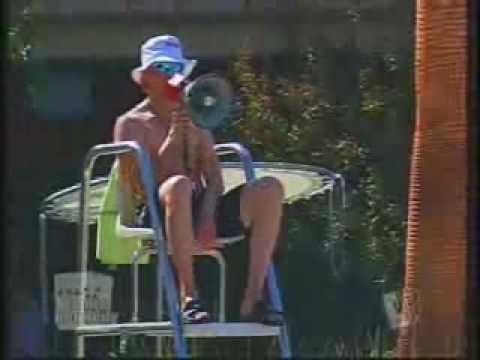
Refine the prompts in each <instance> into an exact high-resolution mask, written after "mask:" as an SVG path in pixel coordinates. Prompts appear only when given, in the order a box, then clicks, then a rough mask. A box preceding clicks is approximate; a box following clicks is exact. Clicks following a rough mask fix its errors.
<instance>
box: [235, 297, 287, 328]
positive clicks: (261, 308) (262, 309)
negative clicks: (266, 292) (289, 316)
mask: <svg viewBox="0 0 480 360" xmlns="http://www.w3.org/2000/svg"><path fill="white" fill-rule="evenodd" d="M240 322H256V323H261V324H264V325H270V326H280V325H283V324H284V323H285V318H284V316H283V313H282V312H280V311H277V310H275V309H274V308H273V307H272V306H271V305H267V304H266V303H265V302H264V301H258V302H257V303H256V304H255V305H254V306H253V310H252V312H251V313H250V314H248V315H243V316H240Z"/></svg>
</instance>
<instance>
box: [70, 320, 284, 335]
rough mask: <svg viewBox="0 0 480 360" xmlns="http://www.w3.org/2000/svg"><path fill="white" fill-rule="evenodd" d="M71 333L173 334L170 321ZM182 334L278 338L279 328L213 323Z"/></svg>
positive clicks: (80, 328) (86, 327)
mask: <svg viewBox="0 0 480 360" xmlns="http://www.w3.org/2000/svg"><path fill="white" fill-rule="evenodd" d="M73 331H74V332H76V333H77V335H81V336H86V337H96V336H118V335H125V334H129V335H135V334H145V335H151V336H173V334H174V331H173V328H172V325H171V323H170V321H162V322H138V323H120V324H98V325H83V326H77V327H76V328H74V329H73ZM183 332H184V336H185V337H191V338H202V337H204V338H205V337H257V336H279V335H280V327H279V326H267V325H263V324H258V323H240V322H235V323H233V322H231V323H224V322H222V323H221V322H215V323H206V324H185V325H183Z"/></svg>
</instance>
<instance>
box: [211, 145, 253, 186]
mask: <svg viewBox="0 0 480 360" xmlns="http://www.w3.org/2000/svg"><path fill="white" fill-rule="evenodd" d="M215 151H216V152H217V155H218V156H219V157H220V156H223V155H229V154H236V155H238V157H239V158H240V161H241V163H242V164H243V169H244V171H245V179H246V180H247V182H251V181H253V180H255V170H254V168H253V160H252V155H251V154H250V151H249V150H248V149H247V148H246V147H245V146H243V145H242V144H240V143H233V142H232V143H224V144H217V145H215Z"/></svg>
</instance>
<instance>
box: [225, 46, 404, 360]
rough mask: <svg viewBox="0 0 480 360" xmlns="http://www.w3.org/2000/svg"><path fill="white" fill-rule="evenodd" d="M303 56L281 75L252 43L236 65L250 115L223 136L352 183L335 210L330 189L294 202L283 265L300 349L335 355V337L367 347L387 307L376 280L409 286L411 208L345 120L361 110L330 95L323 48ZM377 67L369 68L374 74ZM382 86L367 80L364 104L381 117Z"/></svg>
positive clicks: (259, 156)
mask: <svg viewBox="0 0 480 360" xmlns="http://www.w3.org/2000/svg"><path fill="white" fill-rule="evenodd" d="M302 55H303V56H301V59H300V60H299V61H295V60H294V61H291V60H292V59H290V61H291V66H290V68H291V69H296V70H297V72H295V71H292V72H289V73H283V74H279V73H277V72H276V71H275V69H266V70H262V63H261V62H259V61H258V60H256V59H254V57H253V54H252V53H251V52H250V51H249V50H248V49H243V50H242V51H241V53H240V54H239V56H238V59H237V60H236V61H235V62H234V63H233V65H232V68H231V71H230V77H231V81H232V82H233V83H234V84H235V87H236V88H237V89H239V90H240V95H239V96H240V98H239V102H240V104H241V109H242V111H241V115H240V116H239V118H238V119H237V122H236V123H235V124H234V125H233V126H231V127H230V128H228V129H225V130H223V131H222V132H221V133H220V134H219V135H220V139H221V140H222V141H239V142H242V143H244V144H246V145H248V146H249V148H250V149H251V151H252V153H253V154H254V158H255V159H256V160H263V161H282V162H292V163H302V164H310V165H315V166H321V167H326V168H329V169H332V170H334V171H335V172H338V173H340V174H342V175H343V176H344V178H345V179H346V183H347V198H348V206H347V208H345V209H341V208H340V207H338V206H337V207H336V211H335V212H334V213H333V214H331V216H330V214H329V212H328V207H327V201H326V199H322V198H321V196H322V195H320V196H316V197H315V198H313V199H310V200H307V201H299V202H296V203H294V204H292V205H289V207H288V208H287V216H286V223H285V231H284V239H283V241H282V242H281V245H280V249H279V251H278V255H279V257H278V267H279V275H280V279H281V283H282V284H281V285H282V287H283V288H284V292H285V294H284V298H285V306H286V309H287V316H288V319H289V323H290V328H291V331H292V334H293V336H292V340H293V342H294V344H295V346H296V348H297V351H300V352H301V353H303V354H313V353H315V352H316V351H320V350H319V346H320V348H323V349H324V351H326V350H325V346H327V345H326V344H328V343H329V342H331V341H332V339H333V341H334V342H336V343H338V342H339V341H340V342H341V343H342V344H343V345H342V346H346V348H349V347H350V349H352V348H357V349H358V348H359V347H360V348H361V347H362V346H363V345H361V344H359V342H358V341H359V339H360V337H362V336H363V335H364V334H365V332H366V329H367V328H368V327H370V326H372V319H373V318H374V317H375V312H376V311H377V310H378V309H374V307H375V305H376V304H378V303H377V302H376V300H377V299H378V298H376V296H378V293H376V290H375V288H374V286H373V285H372V282H373V281H374V279H378V278H381V279H385V281H386V284H385V286H386V290H387V291H388V290H390V289H397V288H399V287H400V286H401V282H402V279H403V274H402V272H403V256H404V236H405V221H404V213H403V212H404V211H403V209H402V208H401V206H400V205H399V204H398V203H397V202H396V201H394V200H393V199H391V198H390V197H389V196H387V194H386V193H385V191H384V188H383V184H382V177H381V176H380V174H379V172H378V170H377V169H376V168H375V166H374V164H373V162H372V157H371V151H370V150H369V149H368V148H367V147H366V146H365V145H362V144H360V142H359V141H358V140H357V139H355V138H354V136H353V135H352V134H351V132H350V131H349V128H348V123H346V122H345V121H340V119H342V118H344V117H345V116H346V114H347V112H348V111H349V109H350V107H351V106H350V105H349V104H342V103H337V104H332V103H331V102H330V101H328V100H327V96H326V95H325V94H326V91H325V89H326V85H325V84H324V83H322V80H321V79H320V77H319V75H318V74H321V72H322V71H328V68H327V70H325V67H323V68H322V69H320V66H319V64H318V61H317V56H316V54H315V51H314V50H312V49H309V50H307V51H306V52H304V54H302ZM371 71H372V70H369V69H365V70H362V74H364V77H363V78H364V80H365V79H366V77H365V75H371ZM375 86H377V85H376V84H375V83H374V82H372V81H369V82H368V81H363V82H362V86H361V87H360V91H361V92H362V93H361V95H363V96H362V97H361V98H362V102H361V104H360V105H361V110H362V111H363V112H367V114H368V113H369V112H370V113H372V112H373V113H375V116H378V113H379V112H381V110H382V106H384V104H383V105H382V103H381V101H380V100H378V96H375V94H378V93H379V92H378V90H377V89H376V88H375ZM346 124H347V125H346ZM299 279H307V281H299ZM352 299H355V301H354V302H352V301H351V300H352ZM375 321H376V320H375ZM319 344H320V345H319ZM370 350H371V349H370ZM297 353H298V352H297ZM352 354H353V353H352Z"/></svg>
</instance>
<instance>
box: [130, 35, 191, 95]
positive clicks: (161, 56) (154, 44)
mask: <svg viewBox="0 0 480 360" xmlns="http://www.w3.org/2000/svg"><path fill="white" fill-rule="evenodd" d="M140 59H141V62H142V64H141V66H139V67H137V68H135V69H133V70H132V79H133V80H134V81H135V82H136V83H138V82H139V78H140V72H141V71H143V70H145V69H146V68H148V67H149V66H150V65H151V64H153V63H154V62H173V63H181V64H183V71H182V73H180V74H175V75H174V76H173V77H172V78H171V79H170V80H169V83H170V84H171V85H173V86H177V85H178V84H179V83H180V82H182V81H183V80H184V79H185V78H187V77H188V75H190V73H191V72H192V70H193V68H194V67H195V65H196V63H197V60H191V59H186V58H184V57H183V50H182V44H181V43H180V40H178V38H177V37H175V36H172V35H161V36H155V37H152V38H150V39H148V40H147V41H146V42H145V43H143V45H142V47H141V49H140Z"/></svg>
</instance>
